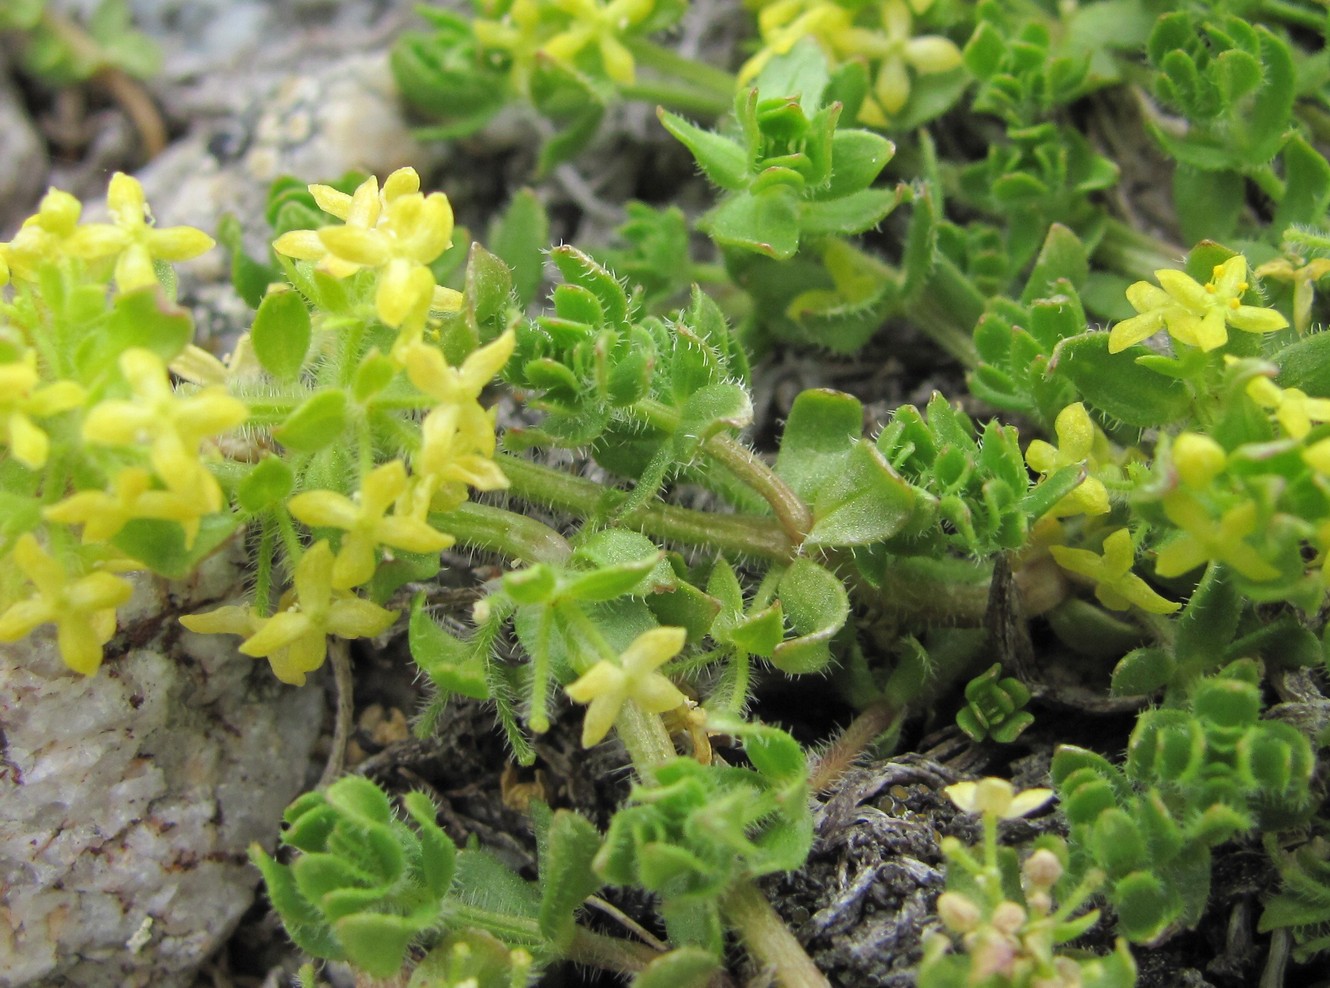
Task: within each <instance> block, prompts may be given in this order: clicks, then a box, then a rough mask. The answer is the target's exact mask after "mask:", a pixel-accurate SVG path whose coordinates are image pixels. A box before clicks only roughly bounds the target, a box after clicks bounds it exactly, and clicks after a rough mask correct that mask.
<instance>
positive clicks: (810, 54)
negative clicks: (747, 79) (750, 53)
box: [753, 36, 830, 117]
mask: <svg viewBox="0 0 1330 988" xmlns="http://www.w3.org/2000/svg"><path fill="white" fill-rule="evenodd" d="M829 81H830V74H829V73H828V71H827V56H826V55H824V54H823V53H822V49H821V48H820V47H819V46H818V44H817V42H816V41H814V40H813V39H812V38H811V37H808V36H805V37H802V38H800V39H799V40H798V41H797V42H795V43H794V45H793V46H792V47H791V48H790V50H789V51H787V52H782V53H781V54H779V55H777V56H776V57H775V58H773V59H771V61H769V62H767V64H766V65H765V66H763V68H762V71H761V72H759V73H758V76H757V78H756V79H755V80H753V86H754V87H755V88H756V89H757V92H758V98H759V99H760V100H782V99H791V98H794V97H798V99H799V106H800V108H801V109H802V111H803V113H804V114H805V115H807V116H810V117H811V116H812V115H813V114H814V113H816V112H817V111H818V110H819V109H821V108H822V105H823V103H822V93H823V92H824V91H825V90H826V88H827V83H828V82H829Z"/></svg>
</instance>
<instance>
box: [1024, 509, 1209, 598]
mask: <svg viewBox="0 0 1330 988" xmlns="http://www.w3.org/2000/svg"><path fill="white" fill-rule="evenodd" d="M1048 551H1049V552H1051V553H1052V554H1053V558H1054V559H1056V560H1057V563H1058V565H1059V566H1061V567H1062V568H1063V569H1065V570H1069V571H1070V572H1072V573H1079V574H1080V575H1081V576H1085V577H1089V578H1090V579H1091V580H1093V581H1094V585H1095V587H1094V595H1095V596H1096V597H1098V598H1099V601H1100V603H1102V604H1103V605H1104V606H1105V607H1109V608H1112V609H1113V610H1115V611H1125V610H1127V609H1128V608H1129V607H1131V606H1132V605H1133V604H1135V605H1136V606H1137V607H1139V608H1140V609H1141V610H1143V611H1145V612H1146V613H1148V614H1172V613H1173V612H1174V611H1176V610H1177V609H1178V608H1179V607H1181V606H1182V605H1181V604H1179V603H1177V602H1176V601H1172V600H1165V599H1164V598H1163V597H1161V596H1160V595H1159V594H1157V593H1155V592H1154V591H1153V590H1151V589H1150V585H1149V584H1147V583H1146V582H1145V581H1144V580H1142V579H1141V578H1140V577H1139V576H1137V575H1136V574H1135V573H1133V572H1132V565H1133V564H1134V563H1135V562H1136V549H1135V547H1134V546H1133V545H1132V543H1131V536H1130V535H1129V534H1128V532H1127V530H1126V529H1125V528H1119V529H1118V530H1117V531H1116V532H1114V533H1113V534H1111V535H1110V536H1109V537H1108V538H1106V539H1104V552H1103V555H1099V554H1098V553H1095V552H1091V551H1090V550H1088V549H1070V548H1068V547H1067V546H1063V545H1054V546H1049V549H1048Z"/></svg>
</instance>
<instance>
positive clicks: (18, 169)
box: [0, 53, 48, 239]
mask: <svg viewBox="0 0 1330 988" xmlns="http://www.w3.org/2000/svg"><path fill="white" fill-rule="evenodd" d="M0 134H4V135H5V137H4V140H5V150H4V153H3V154H0V238H5V239H7V236H8V235H7V231H10V230H13V229H14V228H15V227H16V226H18V224H19V223H20V222H22V220H23V219H24V217H26V216H27V215H28V213H29V210H30V208H31V206H32V204H33V203H34V202H35V201H36V200H37V198H38V197H39V196H40V195H41V193H42V191H43V187H44V183H45V181H46V169H47V164H48V163H47V159H46V145H45V143H44V142H43V141H42V139H41V135H39V134H38V133H37V130H36V128H35V127H34V126H33V125H32V121H31V120H29V119H28V114H27V112H26V111H25V110H24V109H23V102H22V100H20V99H19V95H18V90H16V89H15V88H14V86H13V85H12V84H11V83H10V82H9V65H8V63H7V62H6V60H5V58H4V55H3V53H0Z"/></svg>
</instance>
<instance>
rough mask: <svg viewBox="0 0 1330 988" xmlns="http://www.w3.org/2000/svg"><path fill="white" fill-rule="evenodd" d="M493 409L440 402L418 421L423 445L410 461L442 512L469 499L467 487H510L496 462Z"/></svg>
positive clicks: (493, 489)
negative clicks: (422, 419)
mask: <svg viewBox="0 0 1330 988" xmlns="http://www.w3.org/2000/svg"><path fill="white" fill-rule="evenodd" d="M494 450H495V439H494V414H493V413H492V412H486V411H485V410H484V409H482V408H481V407H480V406H479V405H476V404H467V405H452V404H441V405H439V406H438V407H437V408H435V409H434V410H433V411H431V412H430V413H429V414H428V415H426V416H425V421H423V422H421V423H420V449H419V450H418V451H417V452H416V454H415V456H414V457H413V458H412V461H411V465H412V469H413V470H414V471H415V473H416V475H417V476H418V477H420V479H421V483H424V484H427V485H428V487H429V490H430V496H431V499H432V505H433V507H434V508H435V510H438V511H451V510H452V509H454V508H456V507H457V506H458V505H460V504H461V503H462V502H463V501H465V500H466V499H467V490H466V489H467V488H468V487H474V488H475V489H476V490H478V491H499V490H503V489H504V488H505V487H507V486H508V478H507V477H505V476H504V474H503V471H502V470H500V469H499V465H498V464H497V463H495V462H494Z"/></svg>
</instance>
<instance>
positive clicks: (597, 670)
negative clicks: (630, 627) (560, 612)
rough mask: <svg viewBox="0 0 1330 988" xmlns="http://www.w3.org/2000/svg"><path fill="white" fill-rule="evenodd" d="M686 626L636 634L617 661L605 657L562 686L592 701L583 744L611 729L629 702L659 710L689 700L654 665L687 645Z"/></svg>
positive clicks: (574, 696) (582, 699) (587, 745)
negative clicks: (685, 641) (573, 680)
mask: <svg viewBox="0 0 1330 988" xmlns="http://www.w3.org/2000/svg"><path fill="white" fill-rule="evenodd" d="M686 638H687V632H686V631H685V630H684V629H683V628H652V629H651V630H650V631H644V632H642V634H640V635H638V636H637V637H636V638H634V639H633V641H632V643H631V644H630V645H629V646H628V647H627V648H626V649H624V652H623V654H622V655H620V656H619V661H618V663H617V664H616V663H614V662H608V661H605V660H603V659H602V660H601V661H600V662H597V663H596V664H595V665H594V666H592V667H591V669H590V670H588V671H587V672H586V674H585V675H583V676H582V677H581V678H580V679H578V680H577V682H575V683H570V684H569V685H568V686H567V687H566V688H565V690H564V692H566V693H567V694H568V695H569V696H570V697H571V698H572V699H573V700H574V701H576V702H577V703H586V704H590V706H589V707H587V712H586V719H585V720H584V721H583V722H582V747H583V748H590V747H591V746H592V745H593V744H596V743H597V742H598V741H600V740H601V739H602V738H603V737H605V735H606V734H608V733H609V732H610V728H611V727H613V726H614V721H615V720H616V719H617V718H618V716H619V711H620V710H622V709H623V705H624V704H625V703H629V702H631V703H636V704H637V705H638V706H639V707H641V708H642V710H644V711H645V712H647V713H651V714H660V713H664V712H665V711H667V710H673V709H674V708H675V707H678V706H681V705H682V704H683V703H684V702H686V698H685V697H684V695H683V693H681V692H680V691H679V687H677V686H675V685H674V684H673V683H672V682H670V681H669V679H667V678H666V677H665V676H664V675H662V674H661V673H659V672H657V671H656V670H657V669H659V668H660V667H661V666H663V665H664V664H665V663H666V662H668V661H669V660H670V659H672V658H674V656H676V655H678V654H679V652H680V651H681V650H682V649H683V645H684V640H685V639H686Z"/></svg>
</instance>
